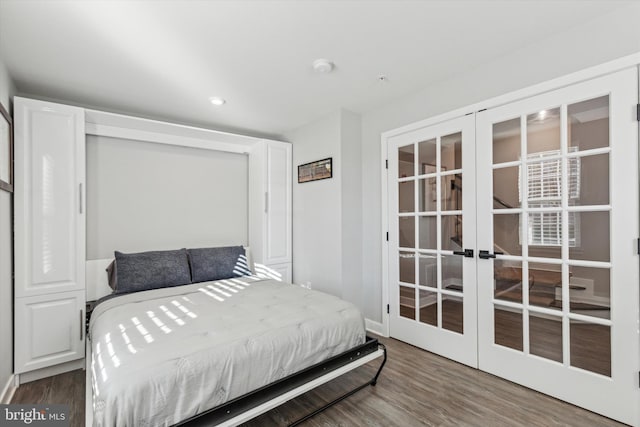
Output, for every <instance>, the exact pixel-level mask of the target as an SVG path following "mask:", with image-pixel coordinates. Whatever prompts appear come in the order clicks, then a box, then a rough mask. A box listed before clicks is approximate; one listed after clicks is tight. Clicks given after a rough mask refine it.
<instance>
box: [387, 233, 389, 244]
mask: <svg viewBox="0 0 640 427" xmlns="http://www.w3.org/2000/svg"><path fill="white" fill-rule="evenodd" d="M388 241H389V232H388V231H387V242H388Z"/></svg>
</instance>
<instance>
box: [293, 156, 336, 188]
mask: <svg viewBox="0 0 640 427" xmlns="http://www.w3.org/2000/svg"><path fill="white" fill-rule="evenodd" d="M329 178H333V157H328V158H326V159H322V160H316V161H314V162H309V163H305V164H302V165H299V166H298V184H302V183H305V182H312V181H319V180H322V179H329Z"/></svg>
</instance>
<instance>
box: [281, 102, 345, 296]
mask: <svg viewBox="0 0 640 427" xmlns="http://www.w3.org/2000/svg"><path fill="white" fill-rule="evenodd" d="M340 117H341V112H340V111H337V112H335V113H332V114H330V115H328V116H326V117H323V118H321V119H319V120H317V121H315V122H313V123H310V124H308V125H306V126H302V127H300V128H298V129H295V130H293V131H291V132H288V133H287V134H286V135H285V140H287V141H289V142H291V143H292V144H293V147H292V148H293V173H294V178H293V196H292V197H293V282H294V283H298V284H310V285H311V287H312V288H313V289H318V290H321V291H324V292H327V293H330V294H333V295H336V296H342V285H341V276H342V225H341V207H342V197H341V190H340V188H341V183H342V174H341V172H340V165H341V155H340V152H341V148H340V145H341V128H340ZM327 157H332V158H333V178H331V179H324V180H320V181H312V182H305V183H303V184H299V183H298V175H297V174H298V165H301V164H304V163H308V162H312V161H315V160H321V159H325V158H327Z"/></svg>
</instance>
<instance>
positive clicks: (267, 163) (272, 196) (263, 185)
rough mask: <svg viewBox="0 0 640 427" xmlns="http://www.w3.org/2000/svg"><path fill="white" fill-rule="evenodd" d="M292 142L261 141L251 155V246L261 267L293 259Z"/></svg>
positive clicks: (254, 257)
mask: <svg viewBox="0 0 640 427" xmlns="http://www.w3.org/2000/svg"><path fill="white" fill-rule="evenodd" d="M291 180H292V173H291V144H288V143H286V142H279V141H261V142H259V143H257V144H256V146H254V147H253V148H252V149H251V154H250V157H249V245H250V246H251V251H252V254H253V260H254V262H255V264H256V267H258V266H260V265H261V266H266V265H273V264H286V263H290V262H291Z"/></svg>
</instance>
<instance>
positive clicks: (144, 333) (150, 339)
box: [131, 317, 153, 343]
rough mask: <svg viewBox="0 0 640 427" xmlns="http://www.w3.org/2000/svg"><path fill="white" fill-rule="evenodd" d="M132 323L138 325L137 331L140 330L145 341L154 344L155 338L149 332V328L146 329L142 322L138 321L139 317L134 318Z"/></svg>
mask: <svg viewBox="0 0 640 427" xmlns="http://www.w3.org/2000/svg"><path fill="white" fill-rule="evenodd" d="M131 321H132V322H133V324H134V325H136V329H137V330H138V332H139V333H140V335H142V337H143V338H144V340H145V341H146V342H147V343H152V342H153V336H152V335H151V334H150V333H149V331H147V328H145V327H144V326H143V325H142V323H140V320H138V318H137V317H132V318H131Z"/></svg>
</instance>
